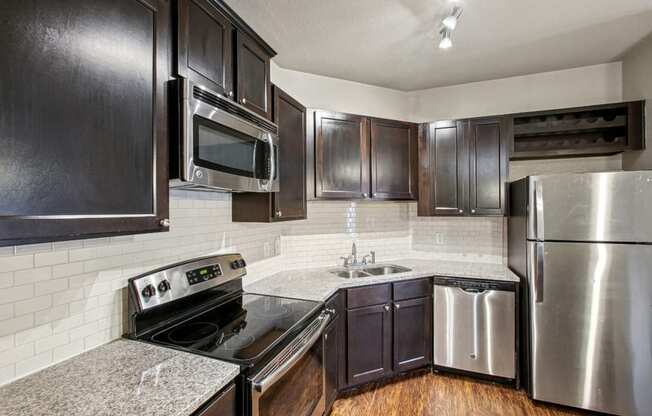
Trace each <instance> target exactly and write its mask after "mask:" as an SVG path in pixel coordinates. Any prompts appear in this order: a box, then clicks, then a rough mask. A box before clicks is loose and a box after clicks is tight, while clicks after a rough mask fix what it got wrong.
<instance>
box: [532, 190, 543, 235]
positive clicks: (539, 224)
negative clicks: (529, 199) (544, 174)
mask: <svg viewBox="0 0 652 416" xmlns="http://www.w3.org/2000/svg"><path fill="white" fill-rule="evenodd" d="M534 210H535V212H534V227H535V228H534V230H535V232H536V238H535V239H536V240H538V241H541V240H543V239H544V238H543V185H542V184H541V181H539V180H537V181H535V182H534Z"/></svg>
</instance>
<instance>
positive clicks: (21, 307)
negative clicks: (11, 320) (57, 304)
mask: <svg viewBox="0 0 652 416" xmlns="http://www.w3.org/2000/svg"><path fill="white" fill-rule="evenodd" d="M51 307H52V296H50V295H46V296H39V297H36V298H30V299H27V300H23V301H20V302H16V303H15V304H14V315H16V316H21V315H25V314H27V313H32V312H37V311H42V310H45V309H49V308H51Z"/></svg>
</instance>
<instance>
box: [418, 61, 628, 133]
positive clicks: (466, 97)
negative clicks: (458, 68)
mask: <svg viewBox="0 0 652 416" xmlns="http://www.w3.org/2000/svg"><path fill="white" fill-rule="evenodd" d="M621 86H622V84H621V64H620V62H614V63H608V64H601V65H592V66H585V67H581V68H574V69H567V70H562V71H552V72H542V73H538V74H532V75H524V76H518V77H510V78H502V79H497V80H491V81H482V82H473V83H469V84H462V85H453V86H450V87H441V88H432V89H429V90H423V91H416V92H413V93H411V95H410V114H411V119H412V120H413V121H417V122H423V121H430V120H446V119H456V118H465V117H476V116H486V115H495V114H507V113H519V112H525V111H535V110H546V109H553V108H563V107H576V106H582V105H591V104H602V103H608V102H615V101H621V100H622V88H621Z"/></svg>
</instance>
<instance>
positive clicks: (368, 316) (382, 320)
mask: <svg viewBox="0 0 652 416" xmlns="http://www.w3.org/2000/svg"><path fill="white" fill-rule="evenodd" d="M391 316H392V311H391V307H390V305H387V304H386V305H374V306H365V307H362V308H356V309H349V310H347V311H346V319H347V325H346V345H347V384H348V386H355V385H357V384H362V383H366V382H369V381H373V380H376V379H378V378H382V377H384V376H385V375H387V374H389V373H391V371H392V321H391Z"/></svg>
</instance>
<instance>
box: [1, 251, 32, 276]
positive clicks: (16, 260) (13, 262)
mask: <svg viewBox="0 0 652 416" xmlns="http://www.w3.org/2000/svg"><path fill="white" fill-rule="evenodd" d="M32 267H34V255H33V254H31V255H23V256H10V257H0V273H2V272H13V271H16V270H23V269H29V268H32Z"/></svg>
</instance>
